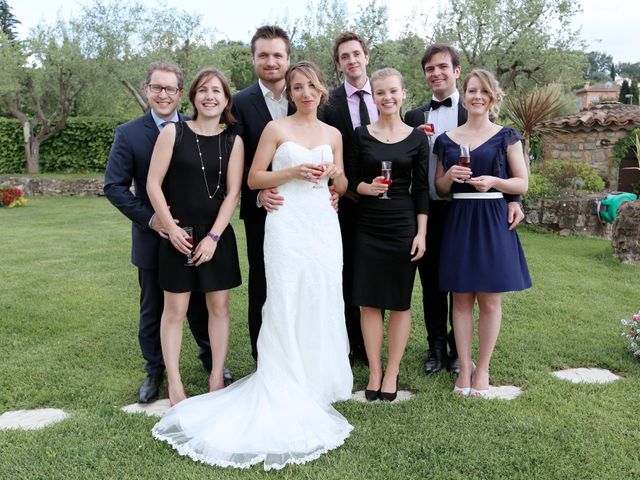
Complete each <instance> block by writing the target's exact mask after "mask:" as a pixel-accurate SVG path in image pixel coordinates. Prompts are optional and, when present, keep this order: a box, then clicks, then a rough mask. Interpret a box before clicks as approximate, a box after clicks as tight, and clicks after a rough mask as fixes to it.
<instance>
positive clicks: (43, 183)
mask: <svg viewBox="0 0 640 480" xmlns="http://www.w3.org/2000/svg"><path fill="white" fill-rule="evenodd" d="M2 182H9V183H11V184H13V185H17V186H22V189H23V191H24V193H25V195H27V196H33V195H53V196H63V195H64V196H67V195H78V196H81V197H82V196H87V195H104V194H103V192H102V186H103V184H104V179H103V178H102V177H99V178H88V177H87V178H64V179H61V178H43V177H20V176H10V175H0V183H2Z"/></svg>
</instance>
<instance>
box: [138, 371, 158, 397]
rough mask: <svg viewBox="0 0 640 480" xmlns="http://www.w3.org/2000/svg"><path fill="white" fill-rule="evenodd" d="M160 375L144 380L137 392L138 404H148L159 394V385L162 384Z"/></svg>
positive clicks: (150, 376)
mask: <svg viewBox="0 0 640 480" xmlns="http://www.w3.org/2000/svg"><path fill="white" fill-rule="evenodd" d="M163 376H164V375H163V374H162V373H158V374H157V375H149V376H148V377H147V378H145V379H144V382H142V385H141V386H140V391H139V392H138V403H149V402H150V401H151V400H153V399H154V398H156V397H157V396H158V395H159V394H160V384H161V383H162V377H163Z"/></svg>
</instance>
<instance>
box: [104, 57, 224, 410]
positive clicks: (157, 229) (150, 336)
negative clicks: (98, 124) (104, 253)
mask: <svg viewBox="0 0 640 480" xmlns="http://www.w3.org/2000/svg"><path fill="white" fill-rule="evenodd" d="M183 82H184V77H183V74H182V72H181V71H180V69H178V67H176V66H175V65H171V64H169V63H163V62H154V63H152V64H150V65H149V67H148V69H147V78H146V83H145V88H144V91H145V95H146V97H147V101H148V102H149V111H148V112H147V113H145V114H144V115H142V116H141V117H138V118H135V119H133V120H131V121H129V122H127V123H125V124H123V125H120V126H118V127H117V128H116V136H115V139H114V141H113V145H112V146H111V151H110V152H109V160H108V163H107V169H106V172H105V179H104V193H105V195H106V197H107V198H108V199H109V201H110V202H111V203H112V204H113V205H114V206H115V207H116V208H117V209H118V210H120V211H121V212H122V213H123V214H124V215H125V216H126V217H128V218H129V219H130V220H131V221H132V228H131V236H132V243H131V262H132V263H133V264H134V265H135V266H136V267H138V283H139V284H140V323H139V329H138V341H139V343H140V349H141V350H142V356H143V357H144V359H145V362H146V365H145V370H146V372H147V378H146V379H145V380H144V382H143V384H142V386H141V387H140V391H139V393H138V401H139V402H140V403H148V402H149V401H151V400H152V399H154V398H155V397H157V396H158V394H159V389H160V384H161V383H162V379H163V377H164V363H163V360H162V348H161V345H160V318H161V316H162V310H163V303H164V302H163V300H164V298H163V293H162V290H161V289H160V287H159V286H158V246H159V244H160V237H164V238H166V234H165V232H164V229H163V227H162V225H161V224H160V221H159V220H158V218H157V217H156V215H155V214H154V211H153V207H152V206H151V203H150V202H149V197H148V196H147V189H146V184H147V172H148V171H149V162H150V161H151V154H152V153H153V147H154V145H155V142H156V139H157V137H158V134H159V133H160V130H162V129H163V128H164V126H165V125H167V124H168V123H170V122H177V121H178V120H183V119H185V118H184V117H183V116H182V115H181V114H179V113H178V111H177V109H178V106H179V104H180V99H181V98H182V95H183ZM132 184H134V185H135V191H134V192H131V185H132ZM187 318H188V320H189V326H190V328H191V332H192V333H193V336H194V338H195V339H196V342H197V343H198V345H199V347H200V352H199V357H200V359H201V360H202V363H203V365H204V367H205V368H206V369H207V370H211V346H210V344H209V336H208V333H207V319H208V315H207V307H206V304H205V300H204V295H202V294H196V293H194V294H192V295H191V301H190V304H189V311H188V313H187ZM225 379H226V380H230V374H229V373H228V372H225Z"/></svg>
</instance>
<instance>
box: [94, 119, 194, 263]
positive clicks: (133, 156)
mask: <svg viewBox="0 0 640 480" xmlns="http://www.w3.org/2000/svg"><path fill="white" fill-rule="evenodd" d="M184 118H185V117H182V116H180V119H184ZM159 133H160V131H159V130H158V127H157V125H156V123H155V122H154V121H153V117H152V116H151V112H148V113H146V114H144V115H142V116H141V117H138V118H135V119H133V120H131V121H129V122H127V123H124V124H122V125H119V126H118V127H117V128H116V136H115V139H114V140H113V145H112V146H111V151H110V152H109V160H108V162H107V169H106V171H105V175H104V194H105V195H106V197H107V198H108V199H109V201H110V202H111V203H112V204H113V205H114V206H115V207H116V208H117V209H118V210H120V211H121V212H122V213H123V214H124V215H126V216H127V217H128V218H129V219H130V220H131V221H132V222H133V224H132V226H131V240H132V242H131V262H132V263H133V264H134V265H135V266H137V267H138V268H158V245H159V244H160V236H159V235H158V233H157V232H156V231H155V230H153V229H151V228H149V226H148V223H149V220H150V219H151V216H152V215H153V207H152V206H151V202H149V197H148V195H147V173H148V172H149V163H150V161H151V154H152V153H153V147H154V145H155V143H156V139H157V138H158V134H159ZM132 184H133V185H134V191H133V192H132V191H131V185H132Z"/></svg>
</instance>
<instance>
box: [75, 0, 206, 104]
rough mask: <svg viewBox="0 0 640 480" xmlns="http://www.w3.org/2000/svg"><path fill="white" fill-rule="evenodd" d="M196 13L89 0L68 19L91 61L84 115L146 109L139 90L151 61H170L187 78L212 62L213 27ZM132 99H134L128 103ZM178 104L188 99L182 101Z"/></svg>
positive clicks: (144, 98)
mask: <svg viewBox="0 0 640 480" xmlns="http://www.w3.org/2000/svg"><path fill="white" fill-rule="evenodd" d="M201 23H202V18H201V15H199V14H191V13H188V12H186V11H184V10H179V9H175V8H169V7H167V6H163V5H162V4H161V5H159V6H154V7H145V6H144V5H143V4H142V3H140V1H139V0H134V1H132V2H124V3H123V2H120V1H118V0H93V2H92V3H90V4H87V5H85V6H83V7H82V10H81V14H80V16H79V17H78V18H76V19H74V20H73V21H72V25H73V28H74V31H75V32H76V33H77V34H78V36H79V37H80V38H81V39H82V52H83V55H85V56H86V57H87V58H88V59H90V61H89V62H88V64H87V68H88V69H89V70H90V79H91V80H90V83H91V86H92V91H93V90H97V91H101V92H108V94H109V95H94V94H93V93H92V92H87V94H86V95H84V96H83V97H82V99H81V100H82V105H83V110H84V113H90V114H95V112H100V113H101V114H103V115H104V114H107V115H122V114H127V115H130V114H132V113H133V110H134V109H138V111H139V110H142V111H146V110H147V108H148V105H147V100H146V97H145V96H144V94H143V88H142V87H143V83H144V82H143V80H144V74H145V71H146V67H147V65H148V64H149V63H150V62H152V61H156V60H162V61H168V62H172V63H175V64H176V65H177V66H179V67H180V68H181V69H182V70H183V71H184V73H185V77H186V78H191V77H192V76H193V75H194V74H195V72H196V71H197V70H199V69H200V68H201V67H202V66H204V65H208V64H210V63H211V56H212V55H211V53H212V52H211V50H212V48H211V46H212V45H213V42H212V40H211V38H212V36H213V31H211V30H210V29H207V28H204V27H202V25H201ZM132 101H133V102H132ZM183 103H188V99H184V100H183Z"/></svg>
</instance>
